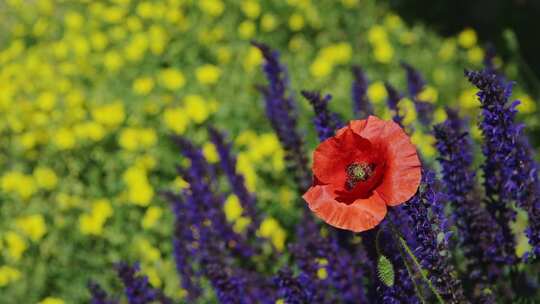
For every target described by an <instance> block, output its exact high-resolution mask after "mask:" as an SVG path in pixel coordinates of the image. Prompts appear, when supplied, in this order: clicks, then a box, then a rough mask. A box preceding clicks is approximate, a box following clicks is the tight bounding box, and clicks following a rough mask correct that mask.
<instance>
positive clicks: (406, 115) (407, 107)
mask: <svg viewBox="0 0 540 304" xmlns="http://www.w3.org/2000/svg"><path fill="white" fill-rule="evenodd" d="M398 107H399V110H400V112H401V115H403V124H404V125H410V124H412V123H413V122H415V121H416V119H417V115H416V108H415V106H414V103H413V101H412V100H410V99H409V98H404V99H402V100H401V101H400V102H399V103H398Z"/></svg>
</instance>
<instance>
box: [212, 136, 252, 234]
mask: <svg viewBox="0 0 540 304" xmlns="http://www.w3.org/2000/svg"><path fill="white" fill-rule="evenodd" d="M209 132H210V139H211V140H212V142H213V143H214V145H215V146H216V149H217V151H218V154H219V158H220V165H221V169H222V170H223V172H224V173H225V175H226V176H227V179H228V180H229V184H230V186H231V189H232V192H233V193H234V194H236V196H237V197H238V199H239V201H240V203H241V204H242V208H243V210H244V216H247V217H249V218H250V219H251V223H250V225H249V226H248V228H247V232H248V236H250V237H254V236H255V232H256V230H257V227H259V225H260V218H259V215H258V214H257V209H256V204H257V199H256V198H255V195H254V194H252V193H250V192H249V191H248V189H247V188H246V185H245V179H244V176H243V175H242V174H240V173H239V172H238V171H237V170H236V157H235V156H234V154H233V152H232V145H231V144H229V143H227V142H226V139H225V135H223V134H222V133H220V132H219V131H218V130H216V129H214V128H210V130H209Z"/></svg>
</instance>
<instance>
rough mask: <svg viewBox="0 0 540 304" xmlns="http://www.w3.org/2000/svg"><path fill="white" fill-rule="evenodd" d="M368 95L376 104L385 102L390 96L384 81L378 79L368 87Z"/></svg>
mask: <svg viewBox="0 0 540 304" xmlns="http://www.w3.org/2000/svg"><path fill="white" fill-rule="evenodd" d="M367 96H368V98H369V100H371V102H373V103H375V104H380V103H382V102H384V100H385V99H386V97H387V96H388V94H387V92H386V87H385V86H384V83H383V82H382V81H376V82H373V83H372V84H370V85H369V87H368V89H367Z"/></svg>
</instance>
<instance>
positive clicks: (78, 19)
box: [64, 11, 84, 31]
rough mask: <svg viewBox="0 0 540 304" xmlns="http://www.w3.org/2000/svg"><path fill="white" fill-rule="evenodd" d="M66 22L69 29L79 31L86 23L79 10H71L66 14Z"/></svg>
mask: <svg viewBox="0 0 540 304" xmlns="http://www.w3.org/2000/svg"><path fill="white" fill-rule="evenodd" d="M64 23H65V25H66V27H67V28H68V29H70V30H74V31H77V30H80V29H81V28H82V26H83V25H84V17H83V16H82V15H81V14H79V13H77V12H74V11H69V12H67V13H66V14H65V16H64Z"/></svg>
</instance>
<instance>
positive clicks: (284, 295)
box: [275, 269, 322, 304]
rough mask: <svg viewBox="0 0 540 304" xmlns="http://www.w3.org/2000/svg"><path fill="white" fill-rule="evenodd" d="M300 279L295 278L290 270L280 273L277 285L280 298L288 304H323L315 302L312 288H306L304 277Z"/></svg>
mask: <svg viewBox="0 0 540 304" xmlns="http://www.w3.org/2000/svg"><path fill="white" fill-rule="evenodd" d="M300 276H301V277H300V278H295V277H293V274H292V272H291V271H290V270H288V269H282V270H280V271H278V274H277V276H276V278H275V283H276V285H277V287H278V297H279V299H283V300H284V301H285V303H287V304H305V303H322V302H316V301H313V296H312V295H311V294H310V293H312V292H313V290H312V288H310V287H311V286H309V284H308V286H306V284H305V282H303V281H304V279H303V275H302V274H301V275H300Z"/></svg>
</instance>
